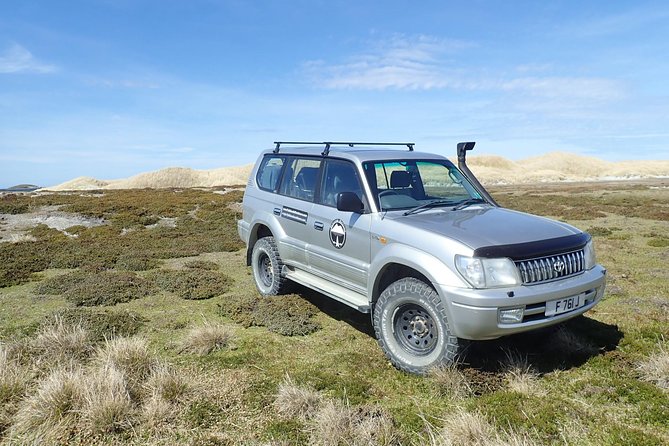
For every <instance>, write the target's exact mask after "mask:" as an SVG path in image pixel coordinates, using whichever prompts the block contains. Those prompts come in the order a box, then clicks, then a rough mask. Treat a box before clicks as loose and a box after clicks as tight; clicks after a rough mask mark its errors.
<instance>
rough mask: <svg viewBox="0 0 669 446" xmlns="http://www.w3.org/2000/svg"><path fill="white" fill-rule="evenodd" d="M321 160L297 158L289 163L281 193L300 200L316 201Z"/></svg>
mask: <svg viewBox="0 0 669 446" xmlns="http://www.w3.org/2000/svg"><path fill="white" fill-rule="evenodd" d="M320 166H321V161H320V159H313V158H295V159H292V160H290V161H289V162H288V165H287V166H286V172H285V173H284V175H283V181H282V183H281V190H280V193H281V194H282V195H288V196H289V197H293V198H298V199H300V200H306V201H314V194H315V193H316V184H317V182H318V170H319V169H320Z"/></svg>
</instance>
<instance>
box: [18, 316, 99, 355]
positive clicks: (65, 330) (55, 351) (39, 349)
mask: <svg viewBox="0 0 669 446" xmlns="http://www.w3.org/2000/svg"><path fill="white" fill-rule="evenodd" d="M31 347H32V350H33V351H34V354H35V356H36V360H37V362H38V363H39V364H44V365H46V367H50V366H51V367H53V366H57V365H66V364H69V363H72V362H80V361H82V360H84V359H85V358H87V357H88V356H89V355H90V354H91V352H92V345H91V339H90V333H89V332H88V330H86V329H84V328H83V327H82V326H81V325H79V324H72V325H70V324H68V323H66V322H65V321H64V320H63V319H62V318H59V317H56V318H54V319H53V321H52V323H51V324H49V325H44V326H43V327H42V328H41V330H40V331H39V332H38V333H37V336H36V337H35V339H34V340H33V341H32V343H31ZM44 365H42V367H44Z"/></svg>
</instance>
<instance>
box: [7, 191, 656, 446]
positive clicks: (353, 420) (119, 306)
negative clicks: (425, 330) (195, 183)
mask: <svg viewBox="0 0 669 446" xmlns="http://www.w3.org/2000/svg"><path fill="white" fill-rule="evenodd" d="M666 185H667V183H666V180H656V181H655V182H648V183H637V184H634V183H626V182H621V183H597V184H586V185H583V184H576V183H574V184H571V183H569V184H560V185H552V184H542V185H527V186H513V187H506V186H500V187H496V188H492V194H493V196H495V198H496V199H498V200H499V201H500V202H502V203H504V204H507V205H511V207H514V208H516V209H519V210H525V211H532V212H538V213H540V214H542V215H547V216H549V217H553V218H558V219H560V220H563V221H566V222H567V223H570V224H574V225H576V226H578V227H580V228H584V229H587V230H590V232H591V233H592V235H593V237H594V240H595V245H596V249H597V254H598V258H599V260H600V261H601V263H602V264H604V265H605V266H606V267H607V269H608V274H607V275H608V282H609V288H608V290H609V291H608V292H607V294H606V295H605V298H604V300H603V301H602V302H601V303H600V304H599V305H598V306H597V307H596V308H595V309H594V310H592V311H590V312H588V313H587V315H586V317H582V318H577V319H575V320H572V321H570V322H569V323H566V324H564V325H562V326H560V327H556V328H554V329H550V330H542V331H538V332H532V333H529V334H524V335H519V336H512V337H508V338H502V339H499V340H494V341H485V342H473V343H471V345H470V346H469V348H468V350H467V354H466V355H465V357H464V358H463V359H462V361H463V362H462V363H461V364H459V365H458V366H457V367H445V368H443V370H439V371H434V372H433V373H432V374H430V376H428V377H416V376H410V375H406V374H403V373H400V372H398V371H397V370H395V369H394V368H393V367H392V366H391V365H389V363H388V361H387V360H386V358H385V357H384V356H383V354H382V353H381V351H380V350H379V348H378V345H377V344H376V341H375V339H374V338H373V335H372V330H371V328H370V323H369V315H363V314H359V313H356V312H354V311H352V310H350V309H349V308H348V307H345V306H343V305H340V304H338V303H336V302H334V301H332V300H331V299H328V298H326V297H324V296H322V295H320V294H318V293H314V292H311V291H309V290H306V289H304V288H300V287H296V293H295V294H289V295H285V296H281V297H278V298H269V299H262V298H260V297H259V296H258V294H257V292H256V290H255V287H254V285H253V279H252V276H251V275H250V269H249V268H247V267H246V266H245V253H244V252H243V251H242V250H240V248H241V243H240V242H239V241H238V238H237V237H238V236H237V234H236V224H235V221H236V219H237V218H238V217H239V215H236V214H235V213H234V211H233V210H231V209H230V208H228V206H227V205H228V204H230V203H237V202H238V201H239V199H240V197H241V195H240V193H237V192H234V193H232V194H225V195H221V194H217V193H213V192H212V191H207V190H182V191H179V190H164V191H150V190H144V191H139V190H138V191H104V193H95V194H92V195H94V196H91V194H85V195H88V196H82V195H80V194H65V193H58V194H49V195H41V196H38V195H30V194H27V195H20V196H18V195H17V197H16V198H15V199H12V202H13V204H12V206H14V205H16V206H17V207H16V209H17V212H18V211H21V209H23V210H24V211H25V210H30V211H33V210H37V209H39V208H40V207H41V206H48V205H60V206H62V207H61V208H60V210H64V211H66V212H74V213H80V214H83V215H86V216H90V217H99V218H104V219H105V222H106V224H105V225H103V226H99V227H93V228H85V227H77V228H68V232H69V233H71V234H77V235H78V237H76V238H71V237H67V236H65V235H64V234H62V233H60V232H59V231H56V230H52V229H48V228H46V227H38V228H35V229H34V230H33V231H31V232H32V235H33V236H34V237H35V238H36V241H22V242H18V243H13V244H6V243H3V244H0V287H2V288H0V398H2V401H0V444H31V443H34V441H33V440H35V438H36V437H37V436H39V435H42V433H43V432H47V431H48V432H53V434H44V435H46V436H47V437H48V435H52V436H51V437H48V438H47V437H44V438H45V439H44V440H43V442H44V443H45V444H48V443H49V442H51V443H58V442H60V443H61V444H74V445H83V444H132V445H143V444H150V445H161V444H188V445H203V446H204V445H235V444H251V445H270V444H272V445H307V444H312V443H320V444H347V445H358V444H365V445H378V444H402V445H417V444H428V445H447V444H481V445H511V444H514V445H523V444H539V445H563V444H578V445H595V444H596V445H619V444H622V445H637V444H639V445H662V444H667V443H669V427H667V424H666V420H667V419H669V392H668V391H667V389H666V387H665V386H666V381H663V380H662V379H663V377H665V378H666V376H667V374H666V373H667V372H666V371H665V370H666V369H665V368H664V367H665V366H666V352H667V351H668V350H669V348H668V347H667V344H666V341H665V340H666V339H669V323H668V322H669V297H668V296H669V273H667V270H666V263H667V261H668V260H669V254H668V253H667V250H666V245H665V242H664V240H666V238H667V236H666V234H669V219H668V218H667V209H669V196H667V194H666V188H665V189H663V188H662V187H665V186H666ZM656 187H657V188H656ZM159 219H162V221H170V222H171V221H174V223H175V225H174V227H172V226H170V225H165V224H158V225H156V226H155V227H154V226H151V224H152V223H155V222H157V221H158V220H159ZM165 219H173V220H165ZM175 271H176V272H177V273H176V274H181V273H179V271H188V272H192V273H193V274H194V275H202V274H210V273H211V274H212V276H211V277H214V276H213V275H217V276H215V277H224V278H225V279H224V281H225V291H223V292H220V293H219V292H218V291H217V292H216V293H215V294H213V295H212V296H211V297H210V298H208V299H199V300H198V299H195V300H191V299H184V298H182V297H181V294H180V293H179V292H173V291H166V290H165V289H163V288H161V287H160V286H158V285H157V280H156V277H157V276H161V277H165V278H166V280H167V281H168V282H169V281H172V282H177V281H176V280H175V278H176V277H177V276H176V275H175ZM121 278H123V279H122V280H116V281H114V280H115V279H121ZM107 282H109V283H111V282H114V283H115V284H116V285H110V284H108V283H107ZM82 283H88V284H89V285H88V286H86V287H82ZM136 284H141V285H140V286H138V288H133V287H135V286H136ZM77 287H80V288H79V289H85V290H86V291H85V293H84V292H81V291H80V292H79V294H77V293H74V295H75V296H84V297H85V298H83V299H81V302H84V301H85V302H91V303H93V302H94V303H95V305H92V306H86V305H77V302H79V301H80V300H79V299H73V298H72V294H73V292H74V291H75V290H76V289H77ZM195 288H197V287H195ZM109 289H112V290H118V291H114V292H108V291H107V290H109ZM102 290H105V292H104V293H102V292H100V291H102ZM117 293H118V294H117ZM124 293H127V294H124ZM103 296H106V297H103ZM110 296H111V297H110ZM113 296H121V297H120V298H117V297H113ZM124 296H125V297H124ZM112 302H113V304H112V305H108V304H107V305H105V304H106V303H109V304H111V303H112ZM58 321H60V322H58ZM59 324H62V327H59ZM207 325H208V326H210V327H217V328H216V330H213V329H212V331H217V330H218V329H219V328H223V329H225V330H223V334H221V333H218V334H216V333H209V332H207V333H204V332H198V329H200V328H203V327H205V326H207ZM77 327H78V328H77ZM49 330H51V331H49ZM226 330H229V332H227V334H228V335H229V334H230V333H234V337H227V339H226ZM205 331H206V330H205ZM82 333H85V336H82V335H81V334H82ZM232 341H234V342H232ZM68 374H70V375H69V376H81V379H78V380H76V382H77V387H76V389H75V388H73V387H68V385H69V384H67V383H68V382H69V383H72V382H73V380H71V379H70V380H69V381H68V379H67V376H68ZM77 374H81V375H77ZM287 376H290V379H287V378H286V377H287ZM56 378H58V379H56ZM57 382H60V383H61V384H59V385H56V384H57ZM68 388H69V389H70V390H68ZM47 389H48V391H49V392H53V393H52V395H53V399H49V398H45V396H46V395H47V394H48V393H47ZM68 392H69V393H68ZM39 395H41V399H40V397H38V396H39ZM68 395H71V397H68ZM56 397H57V398H56ZM48 401H53V405H50V403H48ZM38 402H39V403H38ZM30 407H33V409H35V410H34V411H31V410H29V408H30ZM49 407H52V408H55V409H54V410H51V411H50V409H49ZM36 408H39V410H36ZM29 413H33V414H38V413H41V414H42V415H40V416H37V415H36V416H35V418H30V417H28V414H29ZM19 414H21V415H20V416H19ZM49 414H51V415H49ZM54 414H55V415H54ZM59 414H60V415H59ZM22 417H27V418H22ZM28 418H30V419H31V420H32V421H30V422H28V421H20V420H25V419H28ZM40 420H42V421H40ZM56 424H57V425H58V426H59V427H58V428H55V429H51V428H50V427H48V426H54V425H56ZM463 438H465V439H466V440H462V439H463Z"/></svg>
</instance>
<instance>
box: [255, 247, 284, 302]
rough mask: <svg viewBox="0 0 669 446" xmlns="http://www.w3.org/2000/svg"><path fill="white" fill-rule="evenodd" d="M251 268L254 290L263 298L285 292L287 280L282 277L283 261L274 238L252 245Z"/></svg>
mask: <svg viewBox="0 0 669 446" xmlns="http://www.w3.org/2000/svg"><path fill="white" fill-rule="evenodd" d="M251 267H252V268H253V279H254V281H255V284H256V288H257V289H258V291H259V292H260V294H262V295H263V296H276V295H279V294H282V293H283V292H285V291H286V288H287V283H286V282H287V280H286V278H285V277H283V276H282V274H281V271H282V269H283V261H281V256H279V250H278V249H277V247H276V242H275V241H274V237H263V238H261V239H258V241H257V242H256V243H255V245H253V252H252V253H251Z"/></svg>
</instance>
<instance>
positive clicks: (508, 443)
mask: <svg viewBox="0 0 669 446" xmlns="http://www.w3.org/2000/svg"><path fill="white" fill-rule="evenodd" d="M438 421H439V422H440V423H441V427H439V428H438V427H436V426H435V425H434V424H433V423H432V422H429V421H427V420H425V421H424V422H425V431H426V435H425V436H424V437H423V438H421V439H420V444H427V445H429V446H460V445H467V446H535V445H537V444H540V443H538V442H537V441H536V440H534V439H532V438H530V437H529V436H527V435H524V434H520V433H517V432H515V431H514V430H502V431H497V429H495V427H494V426H493V425H492V424H491V423H490V422H489V421H488V420H487V419H486V418H485V417H484V416H483V415H482V414H480V413H478V412H468V411H466V410H464V409H462V408H457V409H455V410H454V411H453V412H451V413H449V414H448V415H446V416H445V417H444V418H442V419H440V420H438Z"/></svg>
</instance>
